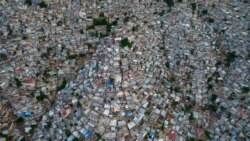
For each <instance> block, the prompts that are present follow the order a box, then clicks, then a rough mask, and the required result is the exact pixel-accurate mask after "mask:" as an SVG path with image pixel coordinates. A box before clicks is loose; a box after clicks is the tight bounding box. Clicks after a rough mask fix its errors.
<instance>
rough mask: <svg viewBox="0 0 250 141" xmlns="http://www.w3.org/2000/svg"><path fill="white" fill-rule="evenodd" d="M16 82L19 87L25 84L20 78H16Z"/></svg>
mask: <svg viewBox="0 0 250 141" xmlns="http://www.w3.org/2000/svg"><path fill="white" fill-rule="evenodd" d="M15 82H16V86H17V87H18V88H20V87H21V86H22V85H23V84H22V83H21V81H20V80H19V79H18V78H15Z"/></svg>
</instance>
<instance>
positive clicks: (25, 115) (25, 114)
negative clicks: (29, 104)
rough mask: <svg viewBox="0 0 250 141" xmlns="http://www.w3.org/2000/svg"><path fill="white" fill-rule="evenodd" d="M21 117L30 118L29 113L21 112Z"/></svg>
mask: <svg viewBox="0 0 250 141" xmlns="http://www.w3.org/2000/svg"><path fill="white" fill-rule="evenodd" d="M22 116H23V117H29V116H30V113H29V112H22Z"/></svg>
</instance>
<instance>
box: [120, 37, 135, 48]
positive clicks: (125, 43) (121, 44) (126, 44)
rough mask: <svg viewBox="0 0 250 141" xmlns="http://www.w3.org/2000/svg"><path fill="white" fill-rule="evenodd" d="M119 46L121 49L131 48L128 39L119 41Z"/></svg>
mask: <svg viewBox="0 0 250 141" xmlns="http://www.w3.org/2000/svg"><path fill="white" fill-rule="evenodd" d="M120 46H121V47H126V46H128V47H129V48H131V47H132V43H131V42H130V41H129V39H128V38H124V39H122V40H121V43H120Z"/></svg>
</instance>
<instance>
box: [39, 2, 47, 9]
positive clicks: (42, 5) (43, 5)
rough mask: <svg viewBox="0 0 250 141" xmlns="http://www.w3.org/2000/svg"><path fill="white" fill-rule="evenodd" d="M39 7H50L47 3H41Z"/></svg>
mask: <svg viewBox="0 0 250 141" xmlns="http://www.w3.org/2000/svg"><path fill="white" fill-rule="evenodd" d="M39 6H40V7H41V8H47V7H48V5H47V4H46V3H45V1H41V2H40V3H39Z"/></svg>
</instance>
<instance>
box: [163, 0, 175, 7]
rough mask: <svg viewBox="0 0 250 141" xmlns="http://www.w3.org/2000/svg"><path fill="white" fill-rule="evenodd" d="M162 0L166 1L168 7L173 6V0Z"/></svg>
mask: <svg viewBox="0 0 250 141" xmlns="http://www.w3.org/2000/svg"><path fill="white" fill-rule="evenodd" d="M164 1H165V2H166V3H167V5H168V7H169V8H170V9H171V8H172V7H173V6H174V0H164Z"/></svg>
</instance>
